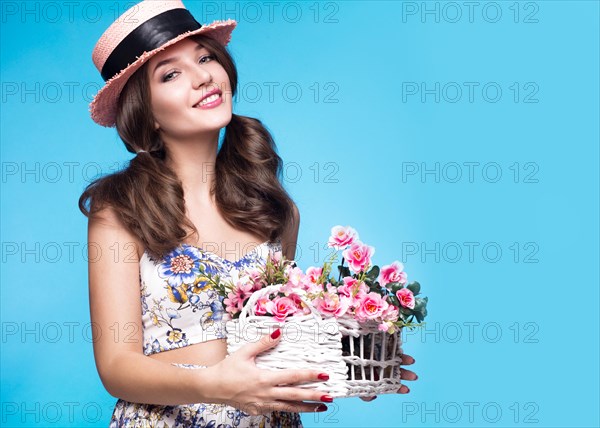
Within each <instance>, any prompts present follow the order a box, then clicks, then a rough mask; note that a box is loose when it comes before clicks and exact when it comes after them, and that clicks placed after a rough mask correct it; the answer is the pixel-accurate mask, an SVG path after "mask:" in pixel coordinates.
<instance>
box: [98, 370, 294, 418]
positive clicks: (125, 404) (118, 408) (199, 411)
mask: <svg viewBox="0 0 600 428" xmlns="http://www.w3.org/2000/svg"><path fill="white" fill-rule="evenodd" d="M171 364H172V365H174V366H177V367H181V368H185V369H202V368H205V367H206V366H200V365H195V364H177V363H171ZM146 427H152V428H234V427H254V428H303V425H302V421H301V420H300V415H299V414H298V413H289V412H277V411H276V412H270V413H268V414H266V415H258V416H251V415H249V414H247V413H245V412H243V411H241V410H239V409H236V408H234V407H231V406H228V405H225V404H206V403H196V404H184V405H177V406H162V405H156V404H140V403H130V402H129V401H125V400H121V399H119V400H118V401H117V403H116V405H115V409H114V411H113V414H112V417H111V419H110V424H109V428H146Z"/></svg>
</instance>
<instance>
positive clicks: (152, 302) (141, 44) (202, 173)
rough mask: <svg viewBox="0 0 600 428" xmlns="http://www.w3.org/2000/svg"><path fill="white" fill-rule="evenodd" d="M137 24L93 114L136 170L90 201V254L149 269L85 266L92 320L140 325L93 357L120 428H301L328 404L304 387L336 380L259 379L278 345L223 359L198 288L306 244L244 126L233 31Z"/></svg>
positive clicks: (105, 68)
mask: <svg viewBox="0 0 600 428" xmlns="http://www.w3.org/2000/svg"><path fill="white" fill-rule="evenodd" d="M132 11H134V12H135V16H136V18H137V19H136V20H135V23H133V22H132V21H133V20H123V19H118V20H117V21H115V22H114V23H113V24H112V25H111V26H110V27H109V28H108V29H107V30H106V31H105V33H104V34H103V35H102V37H101V38H100V40H99V41H98V43H97V45H96V47H95V49H94V53H93V58H94V62H95V64H96V66H97V68H98V70H99V71H100V72H101V74H102V76H103V77H104V79H105V80H106V84H105V86H104V87H103V88H102V89H101V90H100V91H99V92H98V94H97V95H96V97H95V98H94V100H93V101H92V103H91V105H90V111H91V116H92V118H93V119H94V120H95V121H96V122H97V123H98V124H100V125H103V126H115V127H116V130H117V132H118V134H119V136H120V138H121V139H122V140H123V143H124V144H125V147H126V148H127V150H128V151H130V152H132V153H136V156H135V157H134V158H133V159H131V161H130V163H129V165H128V166H127V167H126V168H125V169H123V170H121V171H118V172H116V173H114V174H111V175H107V176H104V177H101V178H99V179H98V180H96V181H94V182H92V183H91V184H90V185H89V186H88V187H87V188H86V189H85V191H84V192H83V194H82V195H81V197H80V200H79V207H80V209H81V211H82V212H83V213H84V214H85V215H86V216H88V217H89V223H88V241H89V243H93V244H94V245H93V246H94V249H96V250H100V251H101V252H102V253H103V254H109V253H110V250H109V249H110V248H113V247H112V246H114V245H115V244H116V245H118V246H129V247H131V246H133V247H135V248H136V249H137V256H138V257H137V259H136V260H135V263H132V262H131V260H114V259H111V258H108V257H101V258H96V259H93V258H90V263H89V287H90V311H91V318H92V322H94V323H95V324H96V325H98V326H99V327H100V328H101V329H106V330H109V329H114V326H115V325H122V326H131V325H133V326H135V327H136V328H135V330H134V332H135V334H134V335H125V336H127V340H126V341H122V342H121V341H119V342H114V341H112V340H109V339H108V338H109V337H110V335H100V336H99V339H98V340H97V341H96V342H95V343H94V355H95V360H96V366H97V369H98V373H99V375H100V378H101V380H102V382H103V384H104V386H105V387H106V389H107V390H108V392H109V393H111V394H112V395H114V396H115V397H118V398H119V400H118V401H117V404H116V406H115V410H114V412H113V415H112V418H111V426H146V425H148V424H154V423H157V422H163V423H166V424H167V425H168V426H205V425H206V426H212V425H215V426H216V425H219V424H225V425H231V426H265V427H283V426H288V427H300V426H302V423H301V421H300V416H299V412H307V411H309V412H314V411H323V410H325V409H326V406H325V405H324V404H323V403H322V402H324V401H325V402H329V401H331V400H332V399H331V397H329V396H328V395H323V394H322V393H319V392H317V391H316V390H308V389H306V388H301V387H299V386H298V385H297V384H299V383H302V382H308V381H319V380H320V381H323V380H326V379H327V374H325V373H319V372H318V371H314V370H283V371H279V372H271V371H268V370H261V369H258V368H257V367H256V365H255V364H254V356H255V355H257V354H258V353H260V352H262V351H264V350H266V349H268V348H270V347H272V346H275V344H276V343H277V342H278V340H279V339H278V337H279V335H278V332H277V331H276V332H274V334H273V335H272V336H266V337H264V338H262V339H261V340H260V341H259V342H256V343H252V344H248V345H246V346H245V347H244V348H242V349H241V350H239V351H237V352H235V353H234V354H232V355H230V356H229V358H225V357H226V354H227V352H226V342H225V337H226V335H225V330H224V323H225V321H226V318H227V316H226V314H224V313H223V308H222V304H221V302H220V300H219V299H220V298H219V296H218V295H217V293H216V292H215V291H214V290H212V288H211V287H210V286H208V285H207V284H206V283H204V282H202V281H201V279H199V278H201V276H199V272H200V270H199V268H200V266H201V267H202V269H203V271H206V272H210V273H213V274H218V275H219V276H221V277H222V278H223V279H224V280H225V279H227V278H230V277H232V276H233V275H237V273H238V272H239V271H240V270H241V269H244V268H248V267H253V268H257V267H260V266H262V265H264V263H265V262H266V258H267V256H268V255H269V253H270V252H273V251H283V253H284V254H285V256H286V257H287V258H290V259H293V258H294V254H295V247H296V240H297V235H298V228H299V214H298V210H297V208H296V205H295V204H294V202H293V201H292V199H291V198H290V196H289V195H288V194H287V192H286V191H285V190H284V188H283V186H282V184H281V181H280V177H281V169H282V160H281V158H280V157H279V156H278V155H277V153H276V151H275V143H274V141H273V139H272V137H271V135H270V133H269V132H268V131H267V129H266V128H265V127H264V126H263V125H262V123H261V122H260V121H259V120H258V119H254V118H250V117H245V116H240V115H236V114H234V113H233V105H232V101H233V97H234V95H235V93H236V88H237V70H236V67H235V64H234V62H233V59H232V58H231V56H230V54H229V52H228V51H227V49H226V45H227V43H228V42H229V40H230V37H231V32H232V30H233V29H234V27H235V25H236V22H235V21H233V20H228V21H215V22H213V23H212V24H209V25H200V24H199V23H198V22H197V21H196V20H195V19H194V18H193V17H192V16H191V14H190V13H189V12H188V11H187V10H186V9H185V7H184V6H183V4H182V3H181V2H180V1H161V2H156V1H143V2H141V3H139V4H137V5H135V6H133V7H132V8H131V10H130V11H126V12H125V13H124V14H123V15H126V14H128V13H132ZM223 128H225V134H224V137H223V141H222V145H221V147H220V149H219V132H220V130H221V129H223ZM207 171H208V173H207ZM249 248H251V250H250V251H248V249H249ZM103 250H105V251H103ZM232 253H233V255H232V256H229V257H226V254H227V255H229V254H232ZM92 260H93V261H92ZM140 315H141V316H140ZM124 328H125V327H124ZM132 336H133V337H132ZM242 377H243V378H244V382H239V379H240V378H242ZM189 403H195V404H189Z"/></svg>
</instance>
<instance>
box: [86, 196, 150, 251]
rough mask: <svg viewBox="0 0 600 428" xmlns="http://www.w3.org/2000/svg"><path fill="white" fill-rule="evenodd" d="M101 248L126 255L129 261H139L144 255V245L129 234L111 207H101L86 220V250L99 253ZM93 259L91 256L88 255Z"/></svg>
mask: <svg viewBox="0 0 600 428" xmlns="http://www.w3.org/2000/svg"><path fill="white" fill-rule="evenodd" d="M102 246H109V250H110V251H113V252H115V253H116V252H119V253H123V254H127V256H128V258H129V259H133V258H136V259H137V260H138V261H139V260H140V258H141V256H142V254H143V253H144V244H143V243H142V241H141V240H140V239H139V238H138V237H137V236H136V235H134V234H133V233H131V232H130V231H129V230H128V229H127V227H126V226H125V224H123V221H122V220H121V218H120V216H119V214H118V212H117V210H116V209H115V208H114V207H112V206H106V207H103V208H102V209H101V210H98V211H96V212H94V214H93V215H90V217H89V220H88V248H90V250H89V251H90V253H91V252H92V251H99V250H100V248H101V247H102ZM90 257H93V254H90Z"/></svg>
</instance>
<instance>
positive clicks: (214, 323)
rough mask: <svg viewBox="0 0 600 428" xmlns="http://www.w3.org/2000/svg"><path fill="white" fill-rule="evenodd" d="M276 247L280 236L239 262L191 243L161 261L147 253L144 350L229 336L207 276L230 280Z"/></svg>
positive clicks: (142, 264) (143, 268)
mask: <svg viewBox="0 0 600 428" xmlns="http://www.w3.org/2000/svg"><path fill="white" fill-rule="evenodd" d="M277 250H281V242H280V241H277V242H274V243H271V242H264V243H262V244H260V245H258V246H256V247H254V249H253V250H252V251H250V252H249V253H247V254H246V255H244V256H243V257H242V258H241V259H239V260H236V261H235V262H234V261H230V260H227V259H223V258H221V257H219V256H218V255H216V254H214V253H211V252H209V251H203V250H202V249H201V248H199V247H196V246H193V245H189V244H181V245H180V246H178V247H177V248H176V249H174V250H173V251H171V252H170V253H169V254H167V255H166V256H165V257H164V258H163V259H162V260H153V259H152V258H151V257H150V256H149V255H148V254H147V253H146V252H145V253H144V255H143V256H142V260H141V261H140V288H141V300H142V323H143V327H144V345H143V350H144V354H145V355H151V354H155V353H157V352H163V351H168V350H171V349H176V348H181V347H185V346H189V345H192V344H195V343H200V342H205V341H207V340H213V339H224V338H226V332H225V322H226V321H227V320H228V319H229V315H228V314H226V313H225V311H224V310H223V305H222V303H221V302H222V300H223V297H222V296H219V295H218V294H217V292H216V290H214V289H213V287H212V285H211V284H210V282H209V281H208V280H207V275H208V274H210V275H213V276H214V275H218V276H219V277H221V278H222V279H230V278H231V275H232V274H234V273H236V272H239V271H240V270H242V269H244V268H249V267H256V266H258V265H260V264H264V263H265V260H266V255H267V254H268V251H277Z"/></svg>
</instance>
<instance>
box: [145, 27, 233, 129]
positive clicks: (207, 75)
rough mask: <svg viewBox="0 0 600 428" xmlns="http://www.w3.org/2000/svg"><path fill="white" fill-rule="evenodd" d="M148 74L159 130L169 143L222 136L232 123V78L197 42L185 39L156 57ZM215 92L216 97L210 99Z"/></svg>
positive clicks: (156, 123) (149, 64) (153, 110)
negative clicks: (219, 132) (171, 140)
mask: <svg viewBox="0 0 600 428" xmlns="http://www.w3.org/2000/svg"><path fill="white" fill-rule="evenodd" d="M148 73H149V82H150V94H151V106H152V113H153V115H154V118H155V127H156V128H157V129H159V132H160V133H161V135H162V136H163V138H165V140H168V139H189V138H190V137H194V136H206V135H214V133H215V132H216V133H217V134H218V131H219V130H220V129H221V128H223V127H224V126H226V125H227V124H228V123H229V122H230V121H231V114H232V108H231V106H232V103H231V87H230V83H229V77H228V76H227V73H226V72H225V69H224V68H223V67H222V66H221V64H219V63H218V62H217V60H216V59H215V57H214V56H212V55H211V54H210V52H209V51H208V50H207V49H206V48H204V47H202V46H199V45H198V44H197V43H196V42H194V41H193V40H191V39H183V40H181V41H180V42H178V43H176V44H174V45H172V46H169V47H168V48H167V49H165V50H164V51H161V52H159V53H158V54H156V55H155V56H153V57H152V58H151V59H150V61H149V62H148ZM214 90H217V93H216V96H212V95H211V96H209V97H208V98H207V95H208V94H210V93H211V92H212V91H214ZM201 100H204V101H203V102H201ZM206 100H208V101H209V102H208V104H205V102H206Z"/></svg>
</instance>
